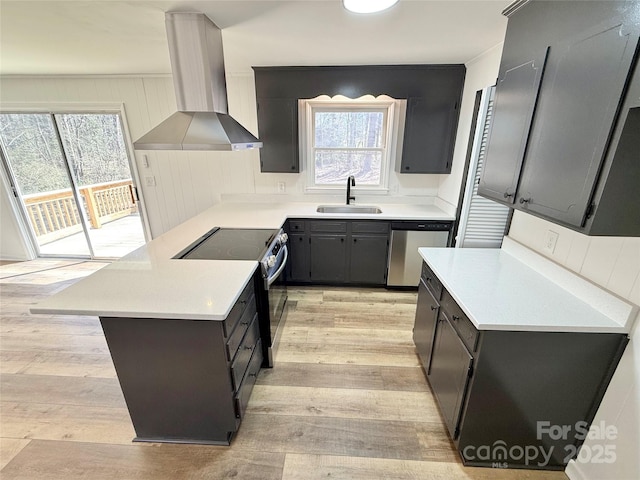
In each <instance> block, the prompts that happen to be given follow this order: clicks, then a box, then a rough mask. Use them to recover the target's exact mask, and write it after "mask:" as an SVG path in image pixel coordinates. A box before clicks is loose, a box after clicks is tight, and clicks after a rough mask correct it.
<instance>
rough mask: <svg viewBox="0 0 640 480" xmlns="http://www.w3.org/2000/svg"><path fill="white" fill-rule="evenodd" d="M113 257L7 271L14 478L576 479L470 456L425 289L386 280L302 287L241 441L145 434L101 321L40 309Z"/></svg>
mask: <svg viewBox="0 0 640 480" xmlns="http://www.w3.org/2000/svg"><path fill="white" fill-rule="evenodd" d="M103 265H104V264H102V263H98V262H78V261H76V262H73V261H71V262H66V261H50V260H37V261H34V262H25V263H19V264H12V265H5V266H1V267H0V277H1V279H0V301H1V303H0V307H1V312H2V314H1V321H0V373H1V376H0V379H1V388H2V397H1V404H0V408H1V410H0V412H1V417H0V435H1V437H2V438H1V439H0V459H1V460H0V468H2V470H1V471H0V477H1V478H2V479H3V480H22V479H24V480H27V479H28V480H38V479H47V480H58V479H59V480H63V479H64V480H73V479H92V480H101V479H108V480H112V479H114V478H115V479H123V480H131V479H149V480H152V479H153V480H165V479H166V480H176V479H194V480H195V479H202V480H204V479H216V480H218V479H225V478H236V479H242V480H320V479H326V478H331V479H334V480H347V479H348V480H378V479H389V480H409V479H411V480H436V479H443V480H461V479H475V480H489V479H492V480H494V479H495V480H506V479H524V480H538V479H540V480H566V479H567V477H566V476H565V475H564V473H562V472H538V471H527V470H494V469H487V468H466V467H463V466H462V465H461V463H460V460H459V457H458V455H457V453H456V452H455V450H454V447H453V445H452V443H451V442H450V440H449V438H448V436H447V432H446V429H445V427H444V423H443V421H442V419H441V418H440V414H439V412H438V408H437V406H436V404H435V400H434V397H433V395H432V394H431V391H430V389H429V387H428V385H427V383H426V381H425V378H424V374H423V371H422V369H421V368H420V366H419V363H418V359H417V356H416V354H415V350H414V346H413V343H412V340H411V329H412V325H413V316H414V313H415V302H416V294H415V293H403V292H389V291H386V290H384V289H351V288H295V289H291V290H290V292H289V298H290V302H291V310H290V313H289V316H288V318H287V320H286V323H285V325H284V329H283V334H282V340H281V344H280V348H279V350H278V351H277V355H276V358H275V362H276V366H275V368H274V369H265V370H262V371H261V373H260V376H259V378H258V383H257V384H256V387H255V388H254V391H253V396H252V397H251V401H250V403H249V407H248V412H247V414H246V417H245V419H244V420H243V422H242V425H241V427H240V430H239V432H238V435H237V436H236V438H235V439H234V441H233V442H232V445H231V447H212V446H195V445H171V444H162V445H158V444H139V443H137V444H134V443H132V442H131V439H132V438H133V436H134V431H133V427H132V425H131V421H130V418H129V414H128V412H127V409H126V405H125V402H124V398H123V396H122V392H121V390H120V386H119V384H118V381H117V378H116V373H115V371H114V368H113V364H112V363H111V358H110V356H109V351H108V348H107V345H106V342H105V339H104V336H103V334H102V330H101V328H100V323H99V321H98V319H97V318H96V317H90V316H84V317H83V316H73V317H71V316H60V315H30V314H29V313H28V309H29V307H30V305H32V304H34V303H36V302H38V301H39V300H40V299H42V298H45V297H46V296H48V295H51V294H52V293H55V292H57V291H59V290H61V289H62V288H65V287H66V286H67V285H70V284H71V283H73V282H75V281H77V279H78V278H81V277H83V276H85V275H87V274H90V273H91V272H93V271H95V270H96V269H98V268H101V267H102V266H103ZM113 301H114V302H117V299H113ZM185 394H187V393H186V392H185Z"/></svg>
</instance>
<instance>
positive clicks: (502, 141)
mask: <svg viewBox="0 0 640 480" xmlns="http://www.w3.org/2000/svg"><path fill="white" fill-rule="evenodd" d="M547 52H548V49H547V48H545V49H539V51H538V52H535V53H534V55H532V57H531V58H530V59H529V60H526V61H524V62H522V60H521V59H516V60H515V63H516V64H515V65H509V66H505V67H504V71H501V72H500V78H499V79H498V82H497V84H496V96H495V103H494V112H496V113H495V114H494V115H495V116H494V118H493V121H492V122H491V124H490V128H489V143H488V147H487V153H486V155H487V157H489V158H491V161H490V162H487V163H485V165H484V168H483V176H482V178H481V180H480V184H479V185H478V192H479V193H480V194H481V195H484V196H485V197H490V198H494V199H497V200H501V201H504V202H508V203H513V201H514V200H515V192H516V188H517V186H518V179H519V178H520V168H521V166H522V160H523V159H524V152H525V148H526V146H527V135H528V132H529V127H530V126H531V120H532V119H533V110H534V108H535V105H536V99H537V98H538V89H539V88H540V81H541V80H542V72H543V71H544V65H545V62H546V59H547Z"/></svg>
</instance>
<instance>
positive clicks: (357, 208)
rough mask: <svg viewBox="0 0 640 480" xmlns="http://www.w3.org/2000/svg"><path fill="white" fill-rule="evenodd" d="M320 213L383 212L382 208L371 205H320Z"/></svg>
mask: <svg viewBox="0 0 640 480" xmlns="http://www.w3.org/2000/svg"><path fill="white" fill-rule="evenodd" d="M316 212H318V213H382V210H380V208H378V207H375V206H370V205H319V206H318V208H317V209H316Z"/></svg>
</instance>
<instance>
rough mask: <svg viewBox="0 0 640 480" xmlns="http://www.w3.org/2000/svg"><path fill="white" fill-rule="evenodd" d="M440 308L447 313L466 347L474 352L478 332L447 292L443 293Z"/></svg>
mask: <svg viewBox="0 0 640 480" xmlns="http://www.w3.org/2000/svg"><path fill="white" fill-rule="evenodd" d="M440 306H441V308H442V309H443V310H444V311H445V313H446V315H447V318H448V319H449V321H450V322H451V325H453V328H455V330H456V332H458V335H460V338H461V339H462V341H463V342H464V344H465V345H466V347H467V348H468V349H469V351H470V352H474V351H475V349H476V343H477V341H478V330H477V329H476V327H474V325H473V323H471V320H469V318H467V316H466V315H465V314H464V312H463V311H462V310H461V309H460V307H459V306H458V304H457V303H456V301H455V300H454V299H453V297H452V296H451V294H450V293H449V292H447V291H446V290H444V291H443V292H442V300H441V301H440Z"/></svg>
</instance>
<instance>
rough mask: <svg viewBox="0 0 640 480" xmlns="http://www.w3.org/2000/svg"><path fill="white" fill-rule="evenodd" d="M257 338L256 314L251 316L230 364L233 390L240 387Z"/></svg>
mask: <svg viewBox="0 0 640 480" xmlns="http://www.w3.org/2000/svg"><path fill="white" fill-rule="evenodd" d="M259 339H260V327H259V325H258V315H257V314H256V315H254V316H253V320H252V322H251V325H250V326H249V329H248V330H247V333H246V334H245V336H244V338H243V339H242V343H241V344H240V348H238V353H237V354H236V356H235V358H234V359H233V363H232V364H231V378H232V379H233V390H234V391H237V390H238V388H239V387H240V382H242V378H243V377H244V374H245V373H246V371H247V367H248V365H249V360H251V355H252V354H253V351H254V350H255V348H256V344H257V343H258V340H259Z"/></svg>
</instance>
